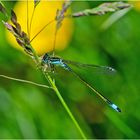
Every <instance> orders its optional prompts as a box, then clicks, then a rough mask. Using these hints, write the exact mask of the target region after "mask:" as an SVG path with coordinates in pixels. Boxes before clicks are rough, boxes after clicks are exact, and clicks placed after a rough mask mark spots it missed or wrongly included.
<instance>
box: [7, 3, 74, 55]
mask: <svg viewBox="0 0 140 140" xmlns="http://www.w3.org/2000/svg"><path fill="white" fill-rule="evenodd" d="M61 7H62V2H60V1H41V2H40V3H39V4H38V5H37V7H36V10H35V13H34V16H33V21H32V26H31V32H30V39H32V38H33V37H34V36H35V35H36V34H37V33H38V32H39V31H40V30H41V29H42V28H43V27H44V26H45V25H46V24H47V23H48V22H50V21H51V20H53V19H54V18H55V16H56V10H57V9H61ZM33 9H34V2H33V1H29V2H28V22H29V27H30V20H31V16H32V12H33ZM14 12H15V13H16V15H17V18H18V22H19V23H20V25H21V27H22V30H23V31H25V32H26V33H27V2H26V1H19V2H17V3H16V5H15V7H14ZM55 25H56V22H53V23H52V24H50V25H48V27H47V28H45V30H43V31H42V32H41V33H40V34H39V35H38V36H37V37H36V38H35V39H34V40H33V41H32V42H31V45H32V46H33V48H34V49H35V51H36V52H37V53H38V55H42V54H44V53H46V52H50V51H52V49H53V41H54V33H55ZM72 25H73V24H72V19H65V20H64V21H63V24H62V27H61V28H60V29H59V31H58V34H57V39H56V49H57V50H63V49H64V48H65V47H66V46H67V45H68V43H69V41H70V38H71V35H72V32H73V26H72ZM6 34H7V38H8V41H9V42H10V43H11V44H12V46H14V47H16V48H18V49H21V46H19V45H18V44H17V42H16V40H15V38H14V37H13V35H12V34H11V33H9V32H8V31H7V33H6Z"/></svg>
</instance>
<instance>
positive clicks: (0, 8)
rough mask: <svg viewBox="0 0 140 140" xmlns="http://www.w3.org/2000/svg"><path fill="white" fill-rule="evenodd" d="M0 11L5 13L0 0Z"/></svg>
mask: <svg viewBox="0 0 140 140" xmlns="http://www.w3.org/2000/svg"><path fill="white" fill-rule="evenodd" d="M0 12H2V13H3V14H5V15H6V9H5V7H4V5H3V4H2V2H1V1H0Z"/></svg>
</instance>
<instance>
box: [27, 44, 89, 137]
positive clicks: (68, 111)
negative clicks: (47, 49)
mask: <svg viewBox="0 0 140 140" xmlns="http://www.w3.org/2000/svg"><path fill="white" fill-rule="evenodd" d="M28 47H30V48H31V50H32V52H33V56H34V58H35V61H36V63H37V65H38V64H40V61H39V58H38V55H37V54H36V52H35V50H34V49H33V47H32V46H31V45H29V46H28ZM42 73H43V74H44V76H45V78H46V79H47V80H48V82H49V83H50V85H51V87H52V89H53V90H54V91H55V93H56V95H57V96H58V98H59V100H60V102H61V103H62V105H63V107H64V108H65V110H66V111H67V113H68V115H69V117H70V118H71V119H72V121H73V123H74V124H75V126H76V128H77V130H78V131H79V133H80V134H81V136H82V138H83V139H87V138H86V136H85V134H84V132H83V131H82V129H81V127H80V126H79V124H78V122H77V121H76V119H75V117H74V116H73V114H72V112H71V111H70V109H69V107H68V106H67V104H66V102H65V101H64V99H63V97H62V96H61V94H60V92H59V90H58V89H57V87H56V85H55V82H54V80H52V78H51V77H50V75H49V74H48V73H45V72H44V71H43V70H42Z"/></svg>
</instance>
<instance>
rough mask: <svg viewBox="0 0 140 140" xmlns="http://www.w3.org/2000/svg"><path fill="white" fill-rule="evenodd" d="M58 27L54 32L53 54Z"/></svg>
mask: <svg viewBox="0 0 140 140" xmlns="http://www.w3.org/2000/svg"><path fill="white" fill-rule="evenodd" d="M57 31H58V30H57V28H56V29H55V33H54V42H53V50H52V53H53V54H52V55H53V56H54V55H55V52H54V51H55V44H56V36H57Z"/></svg>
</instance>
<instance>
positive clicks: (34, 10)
mask: <svg viewBox="0 0 140 140" xmlns="http://www.w3.org/2000/svg"><path fill="white" fill-rule="evenodd" d="M35 9H36V7H34V9H33V12H32V16H31V21H30V27H29V38H30V36H31V28H32V21H33V17H34V13H35Z"/></svg>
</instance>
